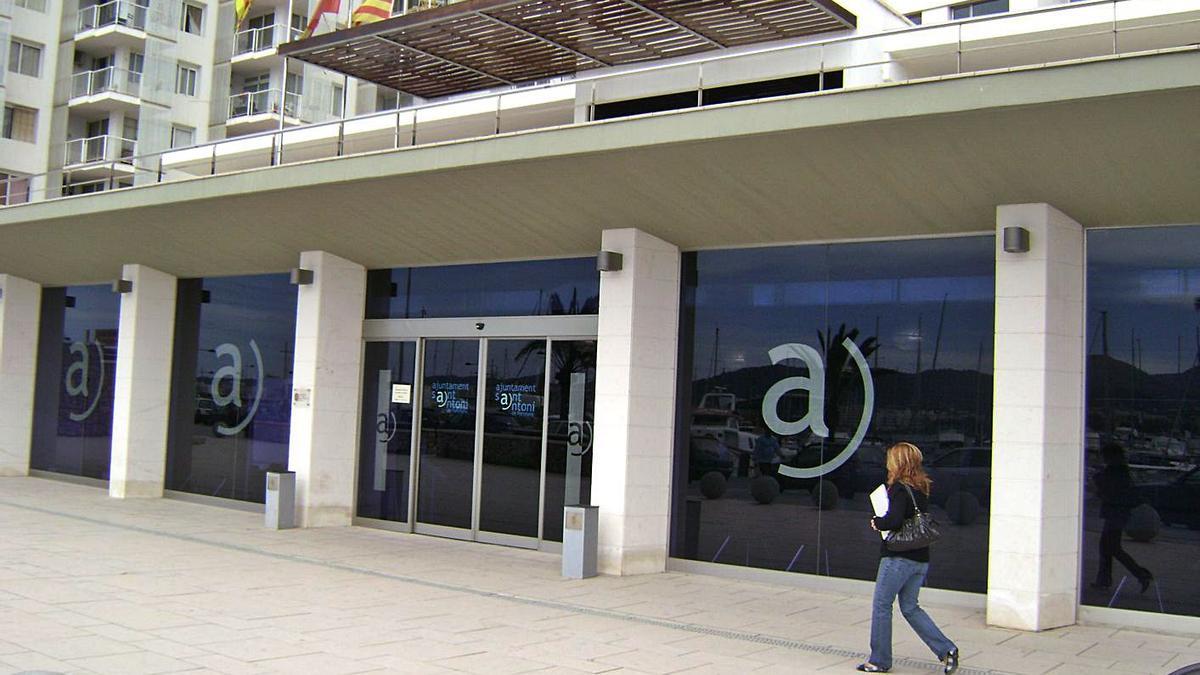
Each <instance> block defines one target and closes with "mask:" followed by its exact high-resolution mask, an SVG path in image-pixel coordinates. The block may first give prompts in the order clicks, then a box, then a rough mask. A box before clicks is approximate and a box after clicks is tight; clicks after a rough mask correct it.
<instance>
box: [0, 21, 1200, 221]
mask: <svg viewBox="0 0 1200 675" xmlns="http://www.w3.org/2000/svg"><path fill="white" fill-rule="evenodd" d="M1160 2H1161V4H1160ZM1166 4H1167V3H1166V2H1165V1H1164V0H1083V1H1081V2H1068V3H1064V4H1060V5H1055V6H1051V7H1043V8H1039V9H1035V10H1024V11H1021V12H1013V13H1009V14H998V15H992V16H987V17H981V18H978V19H967V20H962V21H955V22H951V23H949V24H931V25H926V26H914V27H909V28H904V29H899V30H892V31H886V32H882V33H872V34H868V35H854V36H844V37H835V38H830V39H827V40H820V41H814V42H808V43H803V44H797V45H790V44H785V45H771V46H767V47H764V48H762V49H759V50H755V51H748V52H738V53H730V52H717V53H714V54H711V55H707V56H705V57H702V58H698V59H696V60H694V61H690V62H688V63H686V64H680V63H677V62H672V63H654V64H647V65H645V66H644V67H641V68H636V69H632V70H626V71H621V72H602V73H597V74H595V75H589V76H581V77H577V78H575V79H573V80H569V81H566V82H561V83H547V84H541V85H534V86H528V87H519V88H515V89H512V90H508V91H502V92H495V91H493V92H483V93H480V94H478V95H474V96H466V97H463V98H459V99H455V100H450V101H432V102H427V103H421V104H418V105H413V106H408V107H405V108H403V109H400V110H393V111H388V112H381V113H372V114H367V115H362V116H359V117H355V118H349V119H339V120H336V121H333V122H325V123H316V124H306V125H304V126H301V127H293V128H290V129H283V130H275V131H267V132H262V133H258V134H252V135H246V136H238V137H236V138H229V139H224V140H220V141H214V142H211V143H205V144H202V145H198V146H193V147H190V148H174V149H171V150H167V151H163V152H159V153H152V154H148V155H143V156H140V157H136V158H134V159H135V160H136V162H135V164H136V166H137V167H138V172H139V173H138V175H139V176H141V177H142V180H144V181H145V182H148V183H163V182H173V181H180V180H191V179H194V178H198V177H200V176H210V175H219V174H222V173H228V172H232V171H242V170H245V169H247V168H254V167H260V166H277V165H280V164H286V163H289V162H293V161H311V160H316V159H324V158H333V157H341V156H345V155H355V154H362V153H365V152H376V151H380V150H387V149H400V148H408V147H414V146H420V145H423V144H425V143H427V142H438V141H443V140H447V133H446V130H447V128H449V127H451V126H453V127H454V133H453V135H452V136H451V137H450V138H452V139H453V140H466V139H475V138H485V137H487V136H490V135H493V134H499V133H505V132H507V131H513V130H521V129H531V128H538V127H539V126H547V125H552V126H560V125H569V124H574V125H577V126H580V125H586V124H590V123H591V122H592V121H593V119H594V115H595V109H596V106H597V104H598V103H600V102H602V100H603V99H602V97H601V94H602V93H603V90H604V88H605V87H606V86H612V85H621V84H622V82H623V81H625V80H626V78H636V77H639V76H644V75H648V74H651V73H662V72H667V71H681V70H684V69H690V72H689V73H688V74H686V75H684V76H681V77H679V78H677V79H678V80H679V81H681V82H683V81H687V82H691V83H696V82H705V81H707V79H706V78H705V77H704V75H705V68H707V67H713V66H716V67H722V66H725V67H726V68H727V65H728V64H729V63H736V60H737V59H743V58H747V57H760V58H761V57H763V56H765V55H767V54H772V55H775V56H776V57H777V58H779V59H781V60H783V59H791V60H796V61H802V62H805V63H812V64H814V65H813V68H812V70H811V71H810V72H812V73H813V74H817V75H820V76H821V77H822V78H823V77H825V76H826V74H828V73H831V72H833V71H835V70H836V71H837V72H838V73H839V75H840V77H841V78H842V79H843V82H844V83H843V86H842V88H840V89H832V90H825V89H824V88H822V89H821V90H820V91H814V92H811V93H809V94H805V95H807V96H827V95H834V96H836V95H838V94H839V92H842V91H853V90H856V89H864V88H874V87H877V86H879V85H880V84H881V83H887V84H889V85H897V84H908V83H915V82H921V81H928V80H930V79H942V78H948V77H971V76H974V75H976V74H981V73H991V72H998V71H1002V70H1004V69H1007V68H1011V67H1014V66H1022V67H1026V68H1045V67H1053V66H1055V65H1057V64H1072V63H1078V62H1080V61H1083V60H1092V59H1098V60H1099V59H1108V58H1112V57H1114V56H1118V57H1120V56H1124V55H1132V56H1136V55H1147V54H1161V53H1171V52H1194V51H1197V50H1200V45H1197V44H1196V41H1195V38H1194V35H1195V34H1196V33H1195V31H1196V30H1197V27H1200V19H1197V18H1195V17H1194V16H1191V15H1186V16H1184V17H1181V18H1167V17H1166V16H1160V12H1159V8H1161V7H1163V6H1164V5H1166ZM1171 6H1172V7H1176V6H1179V5H1178V4H1176V3H1175V2H1174V0H1172V2H1171ZM1039 19H1041V20H1043V21H1045V22H1050V27H1049V28H1046V27H1045V26H1044V25H1043V26H1042V27H1041V28H1040V29H1038V26H1037V25H1033V24H1031V23H1030V22H1033V21H1036V20H1039ZM1160 28H1167V29H1169V30H1168V31H1166V33H1165V34H1164V35H1165V36H1164V37H1161V38H1156V39H1155V41H1154V44H1151V45H1147V40H1146V38H1145V37H1144V36H1146V35H1147V33H1148V32H1149V31H1154V30H1157V29H1160ZM1035 29H1036V30H1035ZM999 37H1010V38H1012V39H1013V40H1015V41H1012V42H1009V43H1002V44H1001V45H1000V46H997V45H996V44H994V43H995V42H996V40H997V39H998V38H999ZM1081 41H1083V42H1081ZM693 86H694V85H693ZM564 90H565V91H564ZM616 90H617V91H621V90H623V88H622V87H620V86H617V87H616ZM699 92H700V93H703V89H700V90H699ZM698 98H699V97H698ZM550 99H553V100H555V101H558V102H560V103H562V105H564V106H566V112H567V113H569V115H570V116H572V118H573V116H574V114H575V107H576V106H577V105H578V101H580V100H582V101H585V102H587V103H586V107H587V116H586V117H585V119H584V120H582V121H577V122H566V121H561V119H560V118H555V119H554V121H552V122H549V123H548V124H547V123H545V122H536V123H528V118H527V117H526V116H528V115H529V113H528V108H527V107H525V106H531V105H540V104H542V103H545V101H547V100H550ZM278 100H279V92H278V90H269V91H265V92H253V93H246V94H235V95H233V96H231V97H230V102H229V112H230V118H231V119H236V118H238V117H243V116H248V115H256V114H264V113H271V114H275V115H278V114H279V112H280V111H279V108H278V105H277V104H278ZM299 103H300V97H299V95H296V94H290V93H289V94H288V98H287V106H286V108H287V109H286V110H285V111H284V113H285V114H287V115H291V116H293V117H294V116H296V113H297V112H298V110H299ZM483 117H487V118H488V122H487V123H486V124H481V123H480V119H481V118H483ZM426 130H432V132H433V133H430V134H429V135H428V136H424V135H423V134H424V133H425V131H426ZM426 139H428V140H426ZM40 176H47V174H39V177H40ZM29 178H31V177H22V178H20V179H19V180H21V181H27V180H29ZM125 179H126V176H125V175H124V174H118V173H117V172H116V171H115V170H114V171H112V172H111V177H110V179H109V181H108V183H109V184H110V185H111V186H113V187H122V186H123V185H124V183H122V181H124V180H125ZM3 183H5V181H0V184H3ZM26 184H27V183H22V184H21V185H22V186H24V185H26ZM33 185H34V188H33V189H32V190H31V192H32V194H31V198H32V199H35V200H36V199H57V198H59V197H62V196H66V195H65V194H62V193H60V192H59V188H58V187H57V186H54V185H53V181H39V182H35V183H33Z"/></svg>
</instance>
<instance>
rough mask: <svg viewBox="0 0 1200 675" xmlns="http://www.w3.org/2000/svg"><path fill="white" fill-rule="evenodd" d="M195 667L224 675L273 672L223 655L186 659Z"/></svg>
mask: <svg viewBox="0 0 1200 675" xmlns="http://www.w3.org/2000/svg"><path fill="white" fill-rule="evenodd" d="M184 660H185V661H187V662H188V663H191V664H193V665H194V666H200V667H203V668H208V669H209V670H212V671H215V672H218V673H223V674H224V675H262V674H263V673H269V672H271V671H269V670H267V669H266V668H264V667H262V666H261V665H259V664H257V663H248V662H246V661H242V660H240V659H235V658H233V657H230V656H224V655H221V654H205V655H204V656H189V657H185V658H184Z"/></svg>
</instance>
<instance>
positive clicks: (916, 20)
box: [904, 12, 921, 26]
mask: <svg viewBox="0 0 1200 675" xmlns="http://www.w3.org/2000/svg"><path fill="white" fill-rule="evenodd" d="M904 18H906V19H908V22H909V23H911V24H912V25H914V26H920V25H921V13H920V12H913V13H912V14H905V15H904Z"/></svg>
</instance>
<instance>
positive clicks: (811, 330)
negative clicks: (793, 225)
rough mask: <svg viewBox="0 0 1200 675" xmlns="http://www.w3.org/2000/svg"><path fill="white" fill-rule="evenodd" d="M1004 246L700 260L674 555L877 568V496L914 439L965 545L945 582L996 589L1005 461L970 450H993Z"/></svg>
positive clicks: (686, 316)
mask: <svg viewBox="0 0 1200 675" xmlns="http://www.w3.org/2000/svg"><path fill="white" fill-rule="evenodd" d="M993 248H994V242H993V239H992V238H991V237H964V238H953V239H939V240H923V241H904V242H884V243H862V244H840V245H830V246H805V247H779V248H763V249H745V250H730V251H703V252H699V253H692V254H686V255H685V256H684V270H683V277H684V280H685V282H684V290H683V293H684V298H683V304H682V317H681V325H682V328H681V331H682V334H681V339H680V367H681V382H680V395H679V400H680V401H681V402H682V403H683V407H682V408H681V409H680V410H679V418H680V423H679V428H680V429H682V430H684V433H683V434H681V437H680V438H679V439H677V442H676V473H675V478H676V479H675V483H674V484H675V485H676V486H677V488H680V489H677V490H676V494H675V497H674V498H675V500H676V503H675V508H674V509H673V510H672V513H674V514H676V516H675V519H674V522H673V532H672V554H673V555H674V556H676V557H684V558H691V559H695V560H703V561H706V562H717V563H725V564H731V565H744V566H750V567H762V568H768V569H776V570H788V571H792V572H804V573H809V574H823V575H831V576H838V577H848V578H855V579H874V578H875V573H876V568H877V565H878V561H879V558H878V553H877V551H878V547H879V537H878V535H877V534H876V533H874V532H872V531H871V530H870V529H869V528H868V526H867V519H868V517H869V516H870V515H871V506H870V502H869V498H868V495H869V493H870V492H871V491H872V490H874V489H875V488H876V487H877V486H878V485H880V484H881V483H882V482H883V480H884V478H885V473H886V470H885V466H884V452H885V450H886V448H887V446H888V445H890V444H891V443H894V442H896V441H900V440H907V441H911V442H914V443H916V444H917V445H918V446H919V447H921V448H922V449H923V451H924V453H925V456H926V458H927V461H926V465H927V468H928V470H929V473H930V475H931V477H932V478H933V481H934V489H933V494H932V501H933V504H934V508H935V510H936V512H937V516H938V518H939V519H940V520H942V521H943V522H945V523H947V527H946V533H945V538H946V544H944V545H943V547H944V549H945V550H953V551H954V555H947V556H939V557H938V561H937V564H936V565H934V567H933V569H932V571H931V572H930V577H929V583H930V584H931V585H933V586H937V587H941V588H953V589H960V590H969V591H977V592H983V591H984V590H985V588H986V580H987V544H988V503H989V499H990V494H989V490H990V472H991V470H990V466H989V465H987V464H984V465H982V466H977V465H975V464H974V463H973V462H970V461H967V457H966V456H965V454H964V453H967V452H969V451H975V452H979V451H981V450H984V449H986V448H988V447H989V446H990V436H991V408H992V404H991V392H992V343H993V330H992V325H993V313H994V262H993V261H994V251H993ZM948 453H953V454H954V457H947V458H946V460H945V461H942V460H940V459H939V458H940V457H942V456H944V455H947V454H948Z"/></svg>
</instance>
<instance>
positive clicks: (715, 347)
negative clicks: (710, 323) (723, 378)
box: [709, 326, 721, 377]
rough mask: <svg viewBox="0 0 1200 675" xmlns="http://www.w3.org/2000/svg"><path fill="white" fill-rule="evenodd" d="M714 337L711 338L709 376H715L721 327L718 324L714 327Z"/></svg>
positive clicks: (719, 348)
mask: <svg viewBox="0 0 1200 675" xmlns="http://www.w3.org/2000/svg"><path fill="white" fill-rule="evenodd" d="M714 331H715V333H716V338H715V339H714V340H713V357H712V373H710V374H709V377H716V376H717V354H719V353H720V352H721V328H720V326H718V327H717V328H715V329H714Z"/></svg>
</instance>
